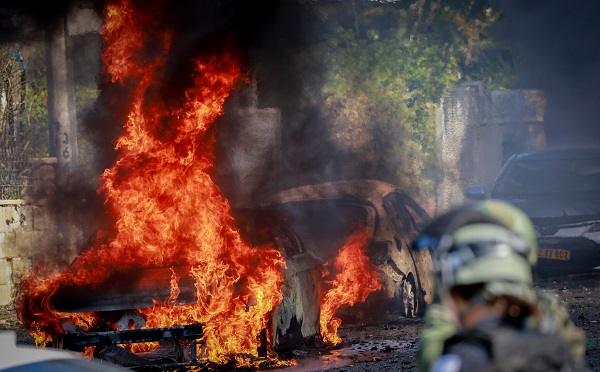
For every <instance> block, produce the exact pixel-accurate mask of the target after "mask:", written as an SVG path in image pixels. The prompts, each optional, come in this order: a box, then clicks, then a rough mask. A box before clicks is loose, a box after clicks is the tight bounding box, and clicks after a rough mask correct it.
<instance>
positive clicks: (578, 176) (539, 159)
mask: <svg viewBox="0 0 600 372" xmlns="http://www.w3.org/2000/svg"><path fill="white" fill-rule="evenodd" d="M466 196H467V197H469V198H473V199H481V198H484V197H490V198H493V199H502V200H506V201H509V202H511V203H512V204H514V205H516V206H517V207H519V208H521V209H523V210H524V211H525V212H526V213H527V214H528V215H529V217H530V218H531V219H532V221H533V223H534V225H535V227H536V232H537V235H538V241H539V247H540V248H539V261H538V265H537V272H538V274H539V275H540V276H549V275H550V276H552V275H567V274H578V273H593V272H600V271H598V270H600V149H595V148H585V149H583V148H582V149H564V148H561V149H546V150H537V151H530V152H525V153H520V154H516V155H513V156H512V157H511V158H510V159H509V160H508V161H507V162H506V164H505V165H504V166H503V167H502V169H501V171H500V173H499V175H498V177H497V178H496V181H495V183H494V186H493V188H492V190H491V192H490V194H489V196H488V195H486V193H485V190H484V189H483V187H482V186H480V185H476V186H471V187H469V188H468V189H467V191H466Z"/></svg>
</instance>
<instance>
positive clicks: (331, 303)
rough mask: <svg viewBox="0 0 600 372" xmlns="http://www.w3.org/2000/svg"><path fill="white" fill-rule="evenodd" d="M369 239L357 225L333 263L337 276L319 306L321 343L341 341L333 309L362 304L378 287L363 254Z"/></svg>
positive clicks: (371, 266) (379, 287)
mask: <svg viewBox="0 0 600 372" xmlns="http://www.w3.org/2000/svg"><path fill="white" fill-rule="evenodd" d="M368 239H369V231H368V230H367V229H366V228H365V226H362V225H361V226H359V227H358V228H356V229H355V230H354V232H353V233H352V234H351V235H350V236H349V237H348V239H347V241H346V243H345V244H344V246H343V247H342V249H341V250H340V252H339V254H338V256H337V257H336V259H335V262H334V264H333V266H334V268H335V270H336V271H337V274H336V276H335V279H334V280H331V281H328V283H329V284H331V285H332V288H331V289H329V290H328V291H327V292H326V293H325V296H324V297H323V301H322V303H321V314H320V319H319V323H320V328H321V336H322V338H323V342H325V343H327V344H329V345H332V346H335V345H338V344H340V343H341V342H342V339H341V337H340V336H339V335H338V332H337V331H338V329H339V327H340V325H341V324H342V320H341V319H340V318H337V317H335V313H336V312H337V310H338V309H339V308H340V307H342V306H343V305H350V306H353V305H354V304H355V303H356V302H363V301H365V300H366V298H367V296H368V295H369V294H370V293H371V292H374V291H376V290H378V289H381V288H382V285H381V283H380V282H379V278H378V277H377V274H376V271H375V267H374V265H373V264H372V263H371V262H370V261H369V258H368V257H367V256H366V255H365V249H366V247H367V242H368Z"/></svg>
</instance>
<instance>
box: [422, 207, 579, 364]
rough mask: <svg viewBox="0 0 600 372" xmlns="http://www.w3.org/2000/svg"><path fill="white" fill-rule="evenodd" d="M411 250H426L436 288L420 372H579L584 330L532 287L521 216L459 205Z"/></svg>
mask: <svg viewBox="0 0 600 372" xmlns="http://www.w3.org/2000/svg"><path fill="white" fill-rule="evenodd" d="M415 248H416V249H425V248H428V249H432V254H433V275H434V277H435V287H436V293H435V294H434V302H433V304H432V305H430V307H429V308H428V310H427V313H426V315H425V326H424V328H423V331H422V333H421V339H420V341H419V349H418V353H417V359H418V360H417V362H418V364H419V369H420V370H422V371H483V370H503V371H516V370H519V371H554V370H556V371H579V370H585V364H584V361H583V356H584V353H585V335H584V333H583V331H582V330H580V329H578V328H576V327H575V325H574V324H573V323H572V322H571V320H570V319H569V315H568V312H567V310H566V308H564V306H562V304H561V303H560V302H559V300H558V299H557V298H556V296H553V295H551V294H539V293H536V291H535V290H534V288H533V274H532V267H533V266H534V265H535V263H536V261H537V242H536V238H535V232H534V228H533V225H532V224H531V221H530V220H529V218H528V217H527V216H526V215H525V214H524V213H523V212H522V211H521V210H519V209H517V208H516V207H514V206H512V205H510V204H507V203H505V202H501V201H495V200H487V201H483V202H479V203H475V204H466V205H463V206H461V207H458V208H455V209H453V210H450V211H449V212H447V213H445V214H442V215H441V216H439V217H438V218H436V219H434V220H433V221H432V222H431V223H430V225H429V226H427V227H426V228H425V229H424V230H423V231H422V233H421V235H420V236H419V238H417V239H416V240H415Z"/></svg>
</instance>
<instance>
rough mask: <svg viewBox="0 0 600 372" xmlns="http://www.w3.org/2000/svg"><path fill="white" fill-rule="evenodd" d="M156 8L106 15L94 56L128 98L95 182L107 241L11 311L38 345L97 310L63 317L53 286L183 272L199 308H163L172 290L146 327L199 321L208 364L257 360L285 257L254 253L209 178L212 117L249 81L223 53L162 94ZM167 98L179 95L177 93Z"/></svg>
mask: <svg viewBox="0 0 600 372" xmlns="http://www.w3.org/2000/svg"><path fill="white" fill-rule="evenodd" d="M157 9H158V7H153V6H150V5H148V4H145V3H144V4H143V6H140V7H139V8H136V7H135V6H134V5H133V4H132V3H131V2H130V1H129V0H116V1H112V2H109V3H108V5H107V6H106V8H105V16H106V17H105V22H104V24H103V29H102V36H103V38H104V51H103V54H102V60H103V63H104V66H105V69H106V72H107V74H108V76H109V77H110V79H111V81H112V82H113V83H117V84H122V85H124V86H126V87H128V88H129V89H130V90H131V92H133V93H132V99H131V102H128V103H126V104H127V105H128V112H129V115H128V119H127V121H126V123H125V124H124V127H123V130H122V131H121V133H120V135H119V137H118V139H117V141H116V149H117V150H118V151H119V157H118V160H117V162H116V164H115V165H114V166H113V167H111V168H109V169H106V170H105V172H104V173H103V174H102V176H101V177H100V184H101V186H100V189H99V190H98V192H99V193H101V194H103V195H104V196H105V199H106V202H105V204H106V205H107V206H108V207H109V208H110V209H111V212H112V213H113V214H114V216H115V221H116V222H115V226H114V231H115V233H114V236H112V237H110V238H109V239H108V240H107V243H106V244H98V245H95V246H93V247H91V248H90V249H88V250H87V251H85V252H84V253H82V254H81V255H80V256H79V257H78V259H77V260H76V261H75V263H74V265H72V266H71V267H70V268H69V269H68V270H63V271H62V272H58V273H54V274H51V275H45V274H43V273H40V272H39V271H40V270H38V271H36V273H37V275H32V276H31V277H29V278H26V279H25V280H24V281H23V285H22V292H21V294H20V301H19V315H20V317H21V319H22V320H23V322H24V323H25V324H26V325H27V326H28V327H29V329H30V330H31V331H32V333H34V334H35V335H36V342H37V343H38V344H39V345H44V344H45V343H46V342H48V341H50V340H51V339H52V336H53V335H56V334H59V333H61V332H62V329H61V328H60V321H61V319H62V318H71V319H72V321H73V322H75V323H76V324H77V325H80V326H81V327H82V328H84V329H86V330H87V329H89V328H90V327H91V326H93V325H95V324H96V323H97V322H98V319H96V318H95V317H94V314H73V313H60V312H58V311H56V310H55V309H54V308H53V307H52V303H51V296H52V295H53V294H54V293H55V292H56V290H57V288H59V287H60V286H61V285H62V284H66V283H69V284H86V285H89V284H92V285H93V284H99V283H101V282H102V281H103V280H104V279H106V278H107V277H108V276H109V275H110V274H111V273H113V272H115V271H126V270H131V269H134V268H135V269H139V268H144V267H148V268H152V267H165V268H168V267H181V266H190V267H191V269H190V271H189V275H190V276H191V277H193V278H194V279H195V286H196V290H197V303H195V304H192V305H186V306H172V305H173V304H174V303H175V300H176V298H177V296H178V294H179V289H178V286H177V281H178V280H179V279H180V278H178V277H177V276H176V275H175V272H174V271H173V277H172V280H171V296H170V297H169V299H167V301H165V302H164V303H159V302H158V301H157V302H155V306H154V307H153V308H150V309H141V312H142V314H144V315H145V317H146V318H147V319H146V323H147V327H168V326H173V325H181V324H190V323H205V324H206V326H205V328H204V334H205V337H204V342H205V346H206V354H207V356H208V358H209V359H210V360H211V361H216V362H223V361H225V360H224V358H225V356H227V355H230V354H238V353H244V354H249V355H256V354H257V347H258V345H259V340H257V336H258V335H259V333H260V331H261V330H262V329H264V328H267V327H266V322H267V321H268V317H269V315H270V313H271V311H272V310H273V309H274V308H275V307H276V306H277V304H278V303H279V302H280V301H281V298H282V296H281V283H282V281H283V273H282V270H283V268H284V266H285V261H284V259H283V258H282V256H281V254H280V252H278V251H277V250H276V249H275V248H273V247H258V248H256V247H251V246H249V245H248V244H247V243H246V242H244V241H243V240H242V239H241V237H240V234H239V232H238V230H237V229H236V228H235V227H234V224H233V218H232V217H231V213H230V205H229V203H228V201H227V200H226V199H225V197H224V196H223V194H222V193H221V191H220V189H219V188H218V187H217V186H216V185H215V183H214V182H213V181H212V179H211V177H210V175H209V171H210V170H211V168H212V167H213V160H214V159H213V158H214V155H213V154H214V141H215V139H214V134H213V131H212V128H213V123H214V121H215V119H216V118H217V117H218V116H220V115H221V114H222V113H223V103H224V102H225V100H226V99H227V97H228V96H229V94H230V93H231V92H232V90H234V89H235V87H236V86H237V84H240V83H243V82H245V81H246V80H247V79H246V78H245V77H244V74H243V73H242V67H241V66H240V64H239V62H238V61H237V60H236V58H234V57H233V55H232V54H231V53H224V54H221V55H213V56H204V57H201V58H198V59H196V60H194V61H193V63H194V68H193V70H194V72H193V75H192V76H190V80H189V83H190V84H189V85H190V87H189V88H187V89H186V90H185V91H184V92H183V94H181V96H179V95H177V92H175V93H174V94H171V92H168V93H166V92H165V91H164V89H163V85H164V84H163V83H164V82H163V80H164V76H163V75H164V70H165V60H166V57H167V55H168V52H169V48H170V45H171V40H172V38H173V35H172V33H171V32H169V31H164V25H163V24H162V23H161V21H162V20H161V18H160V12H158V11H157ZM175 97H176V98H175Z"/></svg>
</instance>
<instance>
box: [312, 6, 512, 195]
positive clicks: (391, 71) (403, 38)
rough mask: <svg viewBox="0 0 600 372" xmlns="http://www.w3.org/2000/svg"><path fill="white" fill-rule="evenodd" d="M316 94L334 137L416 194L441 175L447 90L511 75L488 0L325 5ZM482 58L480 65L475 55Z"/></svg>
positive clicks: (494, 11) (382, 174) (375, 170)
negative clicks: (441, 118) (438, 123)
mask: <svg viewBox="0 0 600 372" xmlns="http://www.w3.org/2000/svg"><path fill="white" fill-rule="evenodd" d="M321 14H322V15H323V19H324V21H325V22H324V25H325V26H324V27H323V32H322V34H323V37H322V40H321V42H320V44H319V45H318V46H317V50H318V53H319V54H320V55H322V57H323V61H325V62H324V63H323V65H324V66H325V68H324V69H325V71H324V75H323V80H322V84H321V85H320V86H319V87H318V88H317V87H315V89H316V90H317V91H318V94H316V95H315V102H314V103H315V104H318V102H317V101H319V102H322V104H320V107H321V111H322V115H323V117H325V118H326V119H327V120H326V122H327V125H328V131H329V133H330V136H331V137H332V139H333V141H334V142H335V143H337V144H338V145H340V146H341V147H342V148H345V149H347V150H348V151H349V152H350V153H351V154H355V155H356V158H361V159H363V162H364V163H365V165H368V166H369V167H370V168H369V169H371V171H370V172H371V174H369V176H372V177H377V178H380V179H384V180H386V181H388V182H392V183H395V184H398V185H400V186H401V187H403V188H404V189H406V190H408V191H411V192H415V193H422V194H430V193H431V192H433V190H434V186H435V183H436V174H437V166H436V164H437V158H436V132H435V107H436V106H437V105H438V104H439V102H440V99H441V98H442V96H443V95H444V93H445V92H446V91H447V89H448V88H449V87H451V86H452V85H454V84H456V83H457V82H459V81H462V80H484V82H486V83H489V84H491V85H493V86H494V87H499V86H501V85H502V84H506V83H507V81H508V78H507V77H508V76H510V74H511V67H510V66H507V64H506V60H507V56H509V57H510V53H509V51H507V50H506V49H501V48H498V47H496V46H495V44H494V41H493V39H492V33H491V29H492V28H493V26H494V24H495V23H496V21H497V20H498V17H499V10H498V9H497V8H496V7H494V6H493V4H491V3H490V2H488V1H475V0H471V1H442V0H439V1H415V2H407V1H396V2H392V3H379V2H348V3H342V4H335V5H327V6H324V7H322V9H321ZM482 56H483V57H485V58H484V59H483V60H482V59H481V57H482Z"/></svg>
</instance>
